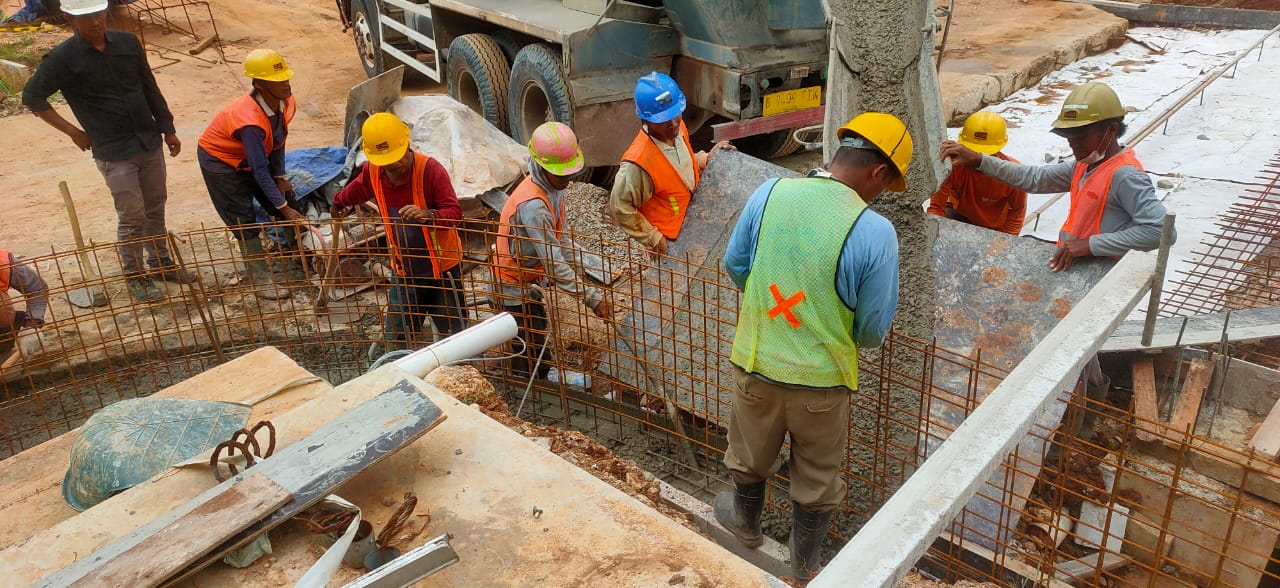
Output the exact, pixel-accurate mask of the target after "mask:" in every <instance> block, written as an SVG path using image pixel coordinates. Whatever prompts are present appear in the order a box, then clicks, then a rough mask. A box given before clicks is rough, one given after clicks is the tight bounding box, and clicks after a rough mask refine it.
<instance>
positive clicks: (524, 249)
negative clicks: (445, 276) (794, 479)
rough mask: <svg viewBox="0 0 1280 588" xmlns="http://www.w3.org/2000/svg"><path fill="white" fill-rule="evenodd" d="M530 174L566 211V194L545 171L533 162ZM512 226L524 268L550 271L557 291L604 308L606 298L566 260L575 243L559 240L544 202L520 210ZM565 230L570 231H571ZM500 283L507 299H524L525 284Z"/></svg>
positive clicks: (535, 201) (558, 207) (554, 203)
mask: <svg viewBox="0 0 1280 588" xmlns="http://www.w3.org/2000/svg"><path fill="white" fill-rule="evenodd" d="M528 171H529V177H530V178H532V179H533V182H534V183H535V184H537V185H538V187H539V188H542V190H543V191H544V192H546V194H547V200H549V201H550V202H551V206H552V207H554V208H555V209H556V210H557V211H563V209H564V192H562V191H560V190H556V189H553V188H552V187H551V186H550V185H549V184H547V182H546V181H545V180H544V179H543V176H542V168H540V167H537V164H536V163H534V162H533V161H530V162H529V170H528ZM511 225H512V227H511V234H512V235H513V236H516V237H519V238H517V239H512V245H514V250H513V251H512V253H513V254H514V255H515V258H516V259H518V260H520V263H521V264H522V265H523V266H524V267H536V266H538V265H541V266H543V267H545V268H547V273H546V276H547V280H548V281H549V282H551V284H553V285H555V287H557V288H559V289H561V290H564V291H565V292H568V293H570V294H572V295H573V296H575V297H577V298H580V299H582V300H583V301H584V302H585V303H586V305H587V306H588V307H590V308H595V307H596V305H597V304H600V301H601V300H602V299H603V298H604V296H603V295H602V294H601V293H600V290H598V289H596V288H593V287H591V286H588V285H587V284H586V283H584V282H582V281H580V280H578V274H577V273H576V272H575V271H574V270H573V266H572V265H570V264H569V262H568V261H567V260H566V259H565V254H564V250H565V249H566V248H567V249H568V250H569V251H570V252H572V251H573V250H574V245H573V242H572V241H571V240H569V238H568V237H567V236H566V237H564V238H562V239H557V238H556V231H555V219H554V218H553V217H552V213H551V210H550V209H548V208H547V205H546V204H544V203H543V202H542V200H540V199H537V198H535V199H532V200H529V201H528V202H524V203H522V204H521V205H520V206H518V207H516V211H515V214H514V215H512V218H511ZM562 228H563V229H566V230H567V229H568V227H562ZM499 283H500V284H501V285H500V288H501V293H502V295H503V297H505V298H508V299H519V298H522V297H523V295H524V293H523V292H522V290H523V289H524V285H523V284H508V283H506V282H499Z"/></svg>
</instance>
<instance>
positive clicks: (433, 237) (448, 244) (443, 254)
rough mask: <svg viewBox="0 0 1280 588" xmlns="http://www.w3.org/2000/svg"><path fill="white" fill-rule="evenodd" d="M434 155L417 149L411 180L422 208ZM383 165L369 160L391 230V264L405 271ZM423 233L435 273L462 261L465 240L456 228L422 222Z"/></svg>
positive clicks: (385, 224)
mask: <svg viewBox="0 0 1280 588" xmlns="http://www.w3.org/2000/svg"><path fill="white" fill-rule="evenodd" d="M428 161H431V157H429V156H427V155H425V154H422V153H417V152H414V154H413V171H412V172H410V173H411V174H412V176H413V178H412V180H411V181H410V183H411V185H412V190H413V204H414V205H415V206H417V207H418V208H421V209H422V210H426V209H427V197H426V194H425V193H423V191H422V174H423V172H424V171H426V169H427V162H428ZM381 169H382V168H380V167H378V166H376V165H373V164H372V163H370V164H369V175H370V176H371V177H372V179H373V197H374V198H377V199H378V210H381V211H382V226H383V228H385V229H386V230H387V243H389V244H390V245H391V268H392V269H394V270H396V275H398V276H403V275H405V263H404V262H403V261H401V259H400V244H399V243H396V232H395V229H394V227H392V226H391V210H390V208H389V207H388V206H387V198H386V194H385V192H384V190H383V187H382V174H381ZM422 234H423V235H424V236H425V237H426V239H427V244H428V245H429V246H430V247H431V272H432V276H433V277H436V278H438V277H440V275H441V274H443V273H444V272H446V271H448V270H450V269H453V268H454V267H456V266H457V265H458V264H460V263H462V240H461V239H459V238H458V230H457V229H453V228H436V227H431V226H428V225H423V226H422Z"/></svg>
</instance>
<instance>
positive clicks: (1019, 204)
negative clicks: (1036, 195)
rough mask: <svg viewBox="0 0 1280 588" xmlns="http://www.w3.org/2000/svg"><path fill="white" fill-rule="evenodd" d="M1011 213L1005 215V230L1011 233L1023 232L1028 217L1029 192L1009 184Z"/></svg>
mask: <svg viewBox="0 0 1280 588" xmlns="http://www.w3.org/2000/svg"><path fill="white" fill-rule="evenodd" d="M1008 190H1009V191H1008V192H1007V194H1008V198H1009V214H1008V215H1006V216H1005V217H1004V232H1006V233H1009V234H1010V235H1018V234H1021V233H1022V223H1023V221H1025V220H1026V219H1027V193H1026V192H1024V191H1022V190H1019V189H1017V188H1014V187H1013V186H1008Z"/></svg>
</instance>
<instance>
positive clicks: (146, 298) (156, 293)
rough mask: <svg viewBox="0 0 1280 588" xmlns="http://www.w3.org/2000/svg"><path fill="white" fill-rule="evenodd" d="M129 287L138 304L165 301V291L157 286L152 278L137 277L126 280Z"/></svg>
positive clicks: (145, 276)
mask: <svg viewBox="0 0 1280 588" xmlns="http://www.w3.org/2000/svg"><path fill="white" fill-rule="evenodd" d="M125 284H126V285H127V286H128V287H129V295H130V296H132V297H133V299H134V300H135V301H137V302H155V301H157V300H164V296H165V294H164V290H161V289H160V287H159V286H157V285H156V283H155V281H153V280H152V279H151V276H147V275H135V276H130V277H128V278H126V279H125Z"/></svg>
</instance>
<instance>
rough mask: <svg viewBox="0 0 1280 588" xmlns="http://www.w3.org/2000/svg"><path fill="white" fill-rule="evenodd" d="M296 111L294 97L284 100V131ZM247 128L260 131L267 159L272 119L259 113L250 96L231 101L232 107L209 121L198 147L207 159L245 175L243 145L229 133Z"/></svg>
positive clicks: (246, 168)
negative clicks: (223, 164)
mask: <svg viewBox="0 0 1280 588" xmlns="http://www.w3.org/2000/svg"><path fill="white" fill-rule="evenodd" d="M297 111H298V103H297V101H296V100H294V98H293V96H290V97H288V98H287V99H285V101H284V127H285V129H286V130H287V129H288V128H289V122H290V121H292V120H293V115H294V113H296V112H297ZM247 126H255V127H258V128H260V129H262V131H263V133H264V134H265V135H266V136H265V137H264V138H263V146H264V147H266V152H267V154H268V155H270V154H271V151H272V150H273V149H274V147H275V142H274V140H273V139H274V138H273V137H272V136H271V119H269V118H268V117H267V113H266V112H264V111H263V110H262V105H260V104H258V100H257V99H256V98H254V97H253V92H249V93H248V94H242V95H241V96H240V97H239V98H236V99H235V100H232V101H231V104H228V105H227V107H226V108H223V109H222V110H221V111H219V112H218V114H215V115H213V120H211V121H209V126H207V127H205V129H204V132H203V133H201V134H200V141H199V145H200V147H201V148H202V149H204V150H205V151H207V152H208V153H209V155H212V156H214V157H217V158H218V159H219V160H220V161H222V162H223V163H225V164H227V165H229V166H231V167H234V168H236V169H238V170H241V171H248V167H246V166H245V154H244V144H242V143H241V142H240V140H239V139H236V138H235V137H234V136H233V135H232V133H234V132H236V131H237V130H239V129H241V128H244V127H247Z"/></svg>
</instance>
